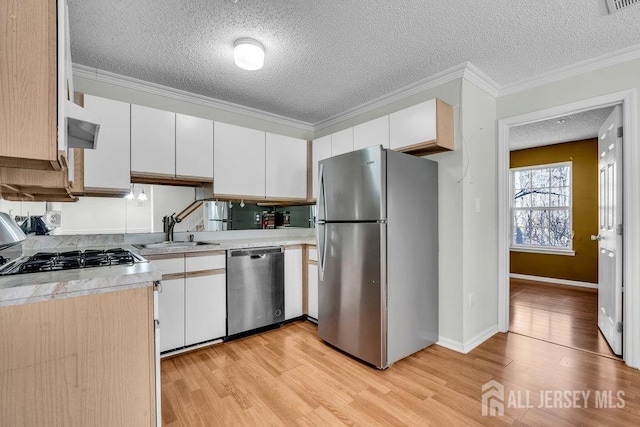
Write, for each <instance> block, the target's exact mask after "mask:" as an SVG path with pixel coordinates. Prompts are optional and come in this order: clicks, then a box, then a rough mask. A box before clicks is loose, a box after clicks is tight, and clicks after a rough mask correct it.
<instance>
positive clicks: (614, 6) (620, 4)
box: [607, 0, 640, 15]
mask: <svg viewBox="0 0 640 427" xmlns="http://www.w3.org/2000/svg"><path fill="white" fill-rule="evenodd" d="M634 4H640V0H607V6H608V7H609V15H611V14H612V13H616V12H620V11H621V10H622V9H624V8H626V7H629V6H632V5H634Z"/></svg>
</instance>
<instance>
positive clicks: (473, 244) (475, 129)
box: [461, 80, 498, 350]
mask: <svg viewBox="0 0 640 427" xmlns="http://www.w3.org/2000/svg"><path fill="white" fill-rule="evenodd" d="M461 124H462V133H463V138H464V140H463V142H464V143H463V150H464V153H465V156H464V159H463V163H464V168H465V169H466V174H465V178H464V180H463V197H462V216H463V243H462V254H463V255H462V257H463V262H462V275H463V290H462V301H461V306H462V308H463V340H462V342H463V343H464V346H465V347H466V348H465V350H466V349H468V348H469V347H470V346H473V345H474V344H475V343H476V342H477V341H478V339H480V340H482V339H485V338H486V337H487V336H488V335H490V334H491V333H492V332H495V331H497V324H498V240H497V235H498V211H497V194H496V189H497V173H496V160H497V145H496V100H495V98H493V97H492V96H490V95H488V94H487V93H486V92H484V91H482V90H480V89H478V88H477V87H476V86H475V85H474V84H472V83H470V82H468V81H467V80H463V83H462V120H461ZM467 154H468V156H467ZM476 208H479V209H476ZM471 294H472V295H473V299H474V304H473V307H470V304H469V296H470V295H471Z"/></svg>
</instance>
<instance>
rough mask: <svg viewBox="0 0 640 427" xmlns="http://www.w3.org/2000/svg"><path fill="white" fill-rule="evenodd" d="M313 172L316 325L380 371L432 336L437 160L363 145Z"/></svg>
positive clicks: (435, 304)
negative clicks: (315, 183) (316, 177)
mask: <svg viewBox="0 0 640 427" xmlns="http://www.w3.org/2000/svg"><path fill="white" fill-rule="evenodd" d="M318 173H319V180H318V185H319V191H318V213H317V214H318V221H317V228H316V232H317V239H318V246H317V248H318V332H319V334H320V337H321V338H322V339H323V340H324V341H326V342H327V343H329V344H331V345H333V346H335V347H337V348H339V349H341V350H343V351H345V352H346V353H349V354H351V355H353V356H355V357H357V358H359V359H361V360H363V361H365V362H367V363H370V364H372V365H374V366H376V367H378V368H380V369H384V368H387V367H388V366H389V365H391V364H392V363H394V362H396V361H398V360H400V359H402V358H403V357H406V356H408V355H410V354H412V353H415V352H416V351H419V350H421V349H423V348H425V347H427V346H429V345H431V344H433V343H435V342H436V341H437V340H438V164H437V163H436V162H433V161H430V160H427V159H422V158H419V157H415V156H410V155H407V154H403V153H398V152H395V151H391V150H386V149H383V148H382V147H371V148H367V149H364V150H358V151H354V152H351V153H347V154H343V155H339V156H336V157H331V158H329V159H326V160H323V161H321V162H320V163H319V170H318Z"/></svg>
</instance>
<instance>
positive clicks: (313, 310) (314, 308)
mask: <svg viewBox="0 0 640 427" xmlns="http://www.w3.org/2000/svg"><path fill="white" fill-rule="evenodd" d="M308 271H309V278H308V279H309V295H308V304H309V306H308V313H307V314H308V315H309V317H312V318H314V319H316V320H317V319H318V266H317V265H315V264H309V270H308Z"/></svg>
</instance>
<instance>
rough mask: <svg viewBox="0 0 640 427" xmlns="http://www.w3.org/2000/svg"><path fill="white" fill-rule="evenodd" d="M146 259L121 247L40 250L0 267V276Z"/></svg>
mask: <svg viewBox="0 0 640 427" xmlns="http://www.w3.org/2000/svg"><path fill="white" fill-rule="evenodd" d="M139 262H147V260H146V259H144V258H142V257H141V256H139V255H137V254H134V253H133V252H131V251H127V250H125V249H121V248H113V249H107V250H97V249H95V250H94V249H87V250H84V251H79V250H78V251H69V252H38V253H37V254H35V255H32V256H21V257H18V258H16V259H14V260H13V261H10V262H8V263H6V264H5V265H3V266H2V267H0V276H8V275H12V274H26V273H40V272H46V271H61V270H74V269H79V268H89V267H108V266H111V265H133V264H136V263H139Z"/></svg>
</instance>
